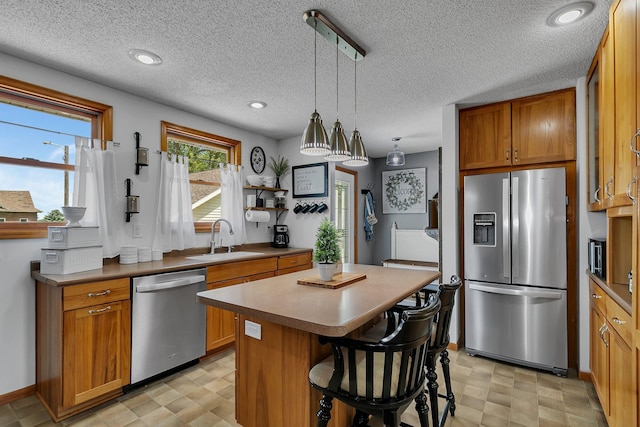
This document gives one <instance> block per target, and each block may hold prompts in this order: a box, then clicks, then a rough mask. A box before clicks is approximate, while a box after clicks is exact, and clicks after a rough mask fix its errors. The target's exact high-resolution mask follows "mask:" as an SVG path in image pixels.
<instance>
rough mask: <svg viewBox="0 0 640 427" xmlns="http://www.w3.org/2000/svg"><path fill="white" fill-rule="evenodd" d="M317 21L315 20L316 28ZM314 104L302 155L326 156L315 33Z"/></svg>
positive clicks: (303, 142)
mask: <svg viewBox="0 0 640 427" xmlns="http://www.w3.org/2000/svg"><path fill="white" fill-rule="evenodd" d="M315 25H316V21H315V18H314V28H315ZM313 34H314V35H313V103H314V111H313V113H312V114H311V119H309V124H308V125H307V128H306V129H305V130H304V133H303V134H302V142H301V143H300V153H302V154H306V155H309V156H324V155H326V154H329V152H330V151H329V138H328V137H327V131H326V130H325V129H324V126H323V125H322V118H321V117H320V114H318V109H317V98H318V89H317V78H316V69H317V36H316V35H317V32H316V31H314V32H313Z"/></svg>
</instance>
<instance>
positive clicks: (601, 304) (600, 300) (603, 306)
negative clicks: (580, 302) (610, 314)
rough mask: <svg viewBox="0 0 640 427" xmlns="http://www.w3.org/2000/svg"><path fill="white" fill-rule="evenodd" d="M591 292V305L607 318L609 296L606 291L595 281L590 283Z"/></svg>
mask: <svg viewBox="0 0 640 427" xmlns="http://www.w3.org/2000/svg"><path fill="white" fill-rule="evenodd" d="M589 284H590V290H591V292H590V293H589V295H590V298H591V303H592V304H593V305H594V306H595V307H596V308H597V309H598V310H600V312H601V313H602V314H604V315H605V316H606V314H607V303H606V301H607V294H605V292H604V290H602V288H601V287H600V286H598V285H597V284H596V283H595V282H594V281H593V280H590V281H589Z"/></svg>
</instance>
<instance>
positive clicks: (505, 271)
mask: <svg viewBox="0 0 640 427" xmlns="http://www.w3.org/2000/svg"><path fill="white" fill-rule="evenodd" d="M509 190H510V189H509V178H503V179H502V275H503V276H504V277H505V278H510V277H511V259H510V254H511V248H510V247H509V241H510V238H509Z"/></svg>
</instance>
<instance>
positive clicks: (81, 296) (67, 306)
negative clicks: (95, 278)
mask: <svg viewBox="0 0 640 427" xmlns="http://www.w3.org/2000/svg"><path fill="white" fill-rule="evenodd" d="M129 297H130V285H129V278H122V279H113V280H103V281H100V282H91V283H87V284H83V285H72V286H65V288H64V289H63V290H62V298H63V301H64V302H63V306H64V311H67V310H74V309H76V308H82V307H90V306H92V305H99V304H106V303H108V302H113V301H122V300H127V299H129Z"/></svg>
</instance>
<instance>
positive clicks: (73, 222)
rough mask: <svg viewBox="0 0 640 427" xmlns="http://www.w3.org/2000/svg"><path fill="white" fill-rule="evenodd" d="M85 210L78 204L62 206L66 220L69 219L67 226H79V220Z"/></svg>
mask: <svg viewBox="0 0 640 427" xmlns="http://www.w3.org/2000/svg"><path fill="white" fill-rule="evenodd" d="M86 210H87V208H85V207H80V206H63V207H62V213H63V214H64V217H65V218H66V219H67V221H69V223H68V224H67V227H80V220H81V219H82V217H83V216H84V213H85V211H86Z"/></svg>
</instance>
